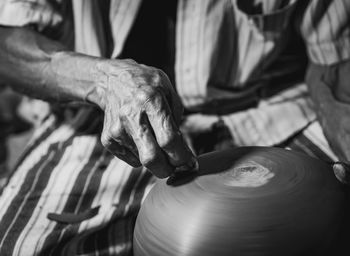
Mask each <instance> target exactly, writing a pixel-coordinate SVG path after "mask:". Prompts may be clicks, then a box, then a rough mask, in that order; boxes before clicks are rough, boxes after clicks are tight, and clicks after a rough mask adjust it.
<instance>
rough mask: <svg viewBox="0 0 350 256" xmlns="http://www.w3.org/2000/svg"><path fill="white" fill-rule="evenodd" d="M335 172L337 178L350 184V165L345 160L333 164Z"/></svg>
mask: <svg viewBox="0 0 350 256" xmlns="http://www.w3.org/2000/svg"><path fill="white" fill-rule="evenodd" d="M333 172H334V174H335V176H336V177H337V179H338V180H339V181H340V182H341V183H343V184H346V185H350V165H349V164H346V163H343V162H336V163H334V164H333Z"/></svg>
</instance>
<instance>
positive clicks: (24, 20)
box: [0, 0, 62, 31]
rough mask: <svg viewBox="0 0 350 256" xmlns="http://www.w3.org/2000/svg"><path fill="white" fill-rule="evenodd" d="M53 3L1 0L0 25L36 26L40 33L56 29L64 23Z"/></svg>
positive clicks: (42, 0) (29, 0)
mask: <svg viewBox="0 0 350 256" xmlns="http://www.w3.org/2000/svg"><path fill="white" fill-rule="evenodd" d="M51 2H52V3H53V1H48V0H1V1H0V25H1V26H12V27H22V26H28V25H34V26H35V27H36V28H37V29H38V30H39V31H42V30H44V29H45V28H48V27H55V26H57V25H58V24H59V23H61V21H62V16H61V14H60V13H59V11H58V10H57V9H56V8H54V5H53V4H52V3H51Z"/></svg>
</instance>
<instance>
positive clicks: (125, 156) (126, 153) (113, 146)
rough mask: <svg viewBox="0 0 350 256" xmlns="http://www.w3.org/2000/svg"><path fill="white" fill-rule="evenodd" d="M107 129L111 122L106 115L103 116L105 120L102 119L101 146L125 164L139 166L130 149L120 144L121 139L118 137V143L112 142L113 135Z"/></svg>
mask: <svg viewBox="0 0 350 256" xmlns="http://www.w3.org/2000/svg"><path fill="white" fill-rule="evenodd" d="M109 127H111V122H110V117H109V115H108V114H107V115H105V118H104V125H103V131H102V134H101V143H102V145H103V146H104V147H105V148H106V149H107V150H108V151H109V152H111V153H112V154H113V155H115V156H116V157H118V158H119V159H121V160H123V161H125V162H127V163H128V164H130V165H131V166H133V167H139V166H141V163H140V161H139V159H138V158H137V156H135V154H134V153H133V152H132V151H131V150H130V149H128V148H127V147H125V146H123V144H122V143H121V141H122V139H120V137H119V140H118V141H116V140H114V138H113V134H112V133H111V129H110V128H109ZM115 136H116V135H115ZM116 137H117V136H116Z"/></svg>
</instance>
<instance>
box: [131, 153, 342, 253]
mask: <svg viewBox="0 0 350 256" xmlns="http://www.w3.org/2000/svg"><path fill="white" fill-rule="evenodd" d="M199 166H200V171H199V175H198V176H192V177H179V179H178V180H175V181H173V185H168V184H167V182H166V180H159V181H158V182H157V183H156V185H155V186H154V188H153V189H152V191H151V192H150V193H149V195H148V196H147V198H146V200H145V202H144V204H143V205H142V207H141V210H140V213H139V216H138V219H137V222H136V227H135V233H134V254H135V256H141V255H143V256H147V255H149V256H156V255H162V256H164V255H169V256H170V255H201V256H206V255H208V256H209V255H239V256H244V255H329V253H330V251H331V250H333V249H332V248H333V247H334V244H335V241H336V240H337V239H338V236H339V230H340V227H341V225H342V221H343V217H344V202H345V197H344V191H343V186H342V185H341V184H340V182H338V180H337V179H336V178H335V176H334V174H333V172H332V170H331V167H330V166H328V165H327V164H325V163H323V162H321V161H319V160H316V159H313V158H310V157H307V156H305V155H302V154H298V153H295V152H291V151H287V150H284V149H278V148H262V147H248V148H239V149H233V150H228V151H223V152H216V153H210V154H207V155H203V156H201V157H200V158H199Z"/></svg>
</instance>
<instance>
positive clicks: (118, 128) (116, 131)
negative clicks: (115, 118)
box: [110, 125, 123, 138]
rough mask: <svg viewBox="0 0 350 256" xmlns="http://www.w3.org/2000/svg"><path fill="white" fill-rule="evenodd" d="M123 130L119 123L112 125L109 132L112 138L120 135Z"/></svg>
mask: <svg viewBox="0 0 350 256" xmlns="http://www.w3.org/2000/svg"><path fill="white" fill-rule="evenodd" d="M122 132H123V129H122V127H121V126H120V125H114V126H112V128H111V129H110V134H111V135H112V136H113V138H117V137H120V136H121V134H122Z"/></svg>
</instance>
